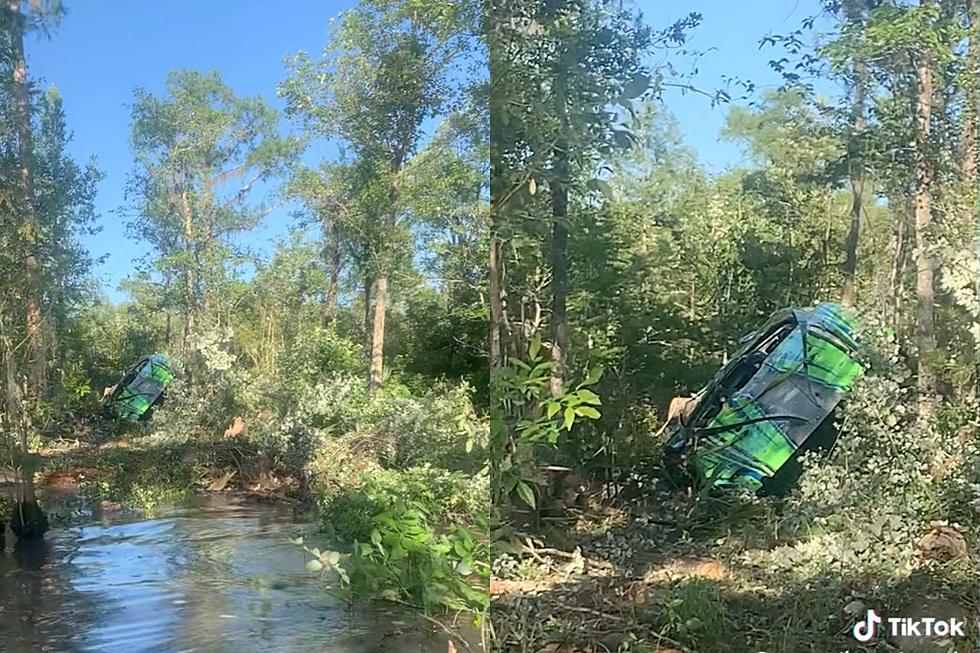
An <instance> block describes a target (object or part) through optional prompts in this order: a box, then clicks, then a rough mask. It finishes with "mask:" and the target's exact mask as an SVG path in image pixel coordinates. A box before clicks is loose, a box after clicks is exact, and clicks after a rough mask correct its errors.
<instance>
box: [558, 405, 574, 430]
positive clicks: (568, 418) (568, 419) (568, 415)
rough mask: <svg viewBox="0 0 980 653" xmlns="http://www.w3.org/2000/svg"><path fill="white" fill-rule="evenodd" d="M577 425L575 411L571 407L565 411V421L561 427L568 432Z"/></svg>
mask: <svg viewBox="0 0 980 653" xmlns="http://www.w3.org/2000/svg"><path fill="white" fill-rule="evenodd" d="M574 423H575V409H574V408H572V407H571V406H569V407H568V408H566V409H565V419H564V421H563V422H562V424H561V427H562V428H563V429H565V430H566V431H571V430H572V424H574Z"/></svg>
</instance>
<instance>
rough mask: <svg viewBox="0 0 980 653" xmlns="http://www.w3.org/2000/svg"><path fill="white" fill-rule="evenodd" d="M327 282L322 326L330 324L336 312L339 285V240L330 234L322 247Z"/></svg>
mask: <svg viewBox="0 0 980 653" xmlns="http://www.w3.org/2000/svg"><path fill="white" fill-rule="evenodd" d="M323 256H324V258H325V259H326V260H325V261H324V262H325V263H326V264H327V275H328V277H329V283H328V285H327V292H326V293H324V296H323V326H325V327H326V326H330V323H331V322H333V320H334V317H335V316H336V314H337V288H338V287H339V285H340V264H341V258H340V241H339V239H338V238H337V237H336V234H333V235H331V237H330V244H329V245H328V246H327V247H325V248H324V249H323Z"/></svg>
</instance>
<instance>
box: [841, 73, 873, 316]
mask: <svg viewBox="0 0 980 653" xmlns="http://www.w3.org/2000/svg"><path fill="white" fill-rule="evenodd" d="M866 77H867V68H866V66H865V64H864V62H863V61H860V60H858V61H855V62H854V87H853V88H852V90H851V116H852V118H851V125H852V128H853V133H852V134H851V138H850V139H849V142H848V150H849V152H848V167H849V168H850V178H851V227H850V229H849V230H848V232H847V241H846V244H845V259H844V289H843V292H842V294H841V295H842V296H841V303H842V304H843V305H844V306H847V307H852V306H854V304H855V302H856V300H857V287H856V280H855V276H856V273H857V249H858V240H859V239H860V237H861V226H862V225H861V217H862V212H863V209H864V206H863V203H864V202H863V194H864V163H863V161H862V160H861V157H862V154H861V151H860V138H861V134H862V132H863V131H864V126H865V121H864V93H865V83H866Z"/></svg>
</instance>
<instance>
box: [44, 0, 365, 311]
mask: <svg viewBox="0 0 980 653" xmlns="http://www.w3.org/2000/svg"><path fill="white" fill-rule="evenodd" d="M65 4H66V5H67V6H68V15H67V16H66V17H65V18H64V20H63V21H62V23H61V25H60V27H59V28H58V30H57V31H56V32H55V34H54V35H53V37H52V38H51V39H40V38H37V37H33V38H31V39H30V40H29V41H28V43H27V56H28V68H29V69H28V73H29V75H30V76H31V78H32V79H33V80H36V81H38V80H39V81H41V82H42V83H43V84H45V85H48V84H54V85H55V86H57V87H58V89H59V90H60V91H61V94H62V96H63V98H64V103H65V112H66V114H67V116H68V126H69V128H70V129H71V130H72V132H73V133H74V140H73V142H72V144H71V146H70V152H71V154H72V155H73V156H74V157H75V159H76V160H78V161H84V160H87V159H88V158H89V157H90V156H93V155H94V156H95V157H96V159H97V161H98V165H99V167H100V168H101V169H102V171H103V172H104V173H105V175H106V176H105V179H104V180H103V182H102V183H101V185H100V187H99V192H98V198H97V203H96V206H97V210H98V212H99V213H100V214H101V218H100V223H101V225H102V232H101V233H100V234H99V235H97V236H95V237H92V238H88V239H86V242H85V244H86V246H87V247H88V249H89V251H90V252H91V253H92V254H93V256H96V257H97V256H100V255H103V254H108V255H109V257H108V259H107V260H106V261H105V263H104V264H102V265H101V266H99V267H98V268H97V270H96V274H97V275H98V277H99V279H100V280H102V282H103V285H104V287H105V289H106V291H107V293H108V294H109V296H110V298H112V299H115V300H118V299H120V298H122V295H121V294H120V293H119V292H117V291H116V290H115V288H116V286H117V285H118V283H119V281H121V280H122V279H123V278H124V277H125V276H126V274H127V273H128V272H129V270H131V269H132V260H133V259H134V258H137V257H139V256H141V255H143V254H145V253H146V249H145V248H143V247H141V246H140V244H139V243H138V242H134V241H132V240H130V239H129V238H127V236H126V230H125V225H124V218H123V217H121V216H120V215H119V214H118V210H119V208H120V207H122V206H123V204H124V202H125V200H124V189H125V184H126V177H127V175H128V174H129V173H130V172H131V171H132V169H133V162H132V154H131V152H130V149H129V126H130V119H129V115H130V113H129V112H130V105H131V102H132V98H133V89H134V88H136V87H137V86H142V87H143V88H146V89H148V90H150V91H154V92H160V91H162V90H163V85H164V80H165V77H166V74H167V71H169V70H172V69H174V68H196V69H200V70H219V71H220V72H221V73H222V75H223V76H224V79H225V82H226V83H228V84H229V86H231V87H232V88H233V89H234V90H235V91H236V92H237V93H238V94H240V95H246V96H252V95H262V96H264V97H265V98H266V99H268V100H269V101H270V102H272V103H273V104H274V105H276V106H278V107H280V108H281V107H282V106H283V105H282V103H281V102H280V101H279V100H278V99H277V98H276V97H275V88H276V84H277V83H278V82H279V80H280V79H282V77H283V74H284V73H283V65H282V62H283V59H284V58H285V57H287V56H290V55H292V54H295V53H296V52H297V51H299V50H307V51H309V52H311V53H319V52H320V51H321V50H322V49H323V46H324V44H325V43H326V39H327V31H328V29H329V22H330V18H331V17H333V16H335V15H337V14H338V13H339V12H340V11H342V10H343V9H345V8H347V7H349V6H350V5H351V4H353V2H324V1H319V2H317V1H314V0H288V1H284V2H282V3H278V4H277V3H269V2H260V1H258V0H235V1H231V0H222V1H218V0H208V1H206V2H201V1H200V0H196V1H195V0H170V1H168V2H152V1H149V0H141V1H135V2H134V1H133V0H74V1H72V0H69V1H68V2H66V3H65ZM290 220H291V218H290V217H289V211H288V210H286V209H282V210H280V211H278V212H276V213H274V214H272V215H271V216H270V217H269V218H268V219H267V221H266V222H265V224H264V225H263V226H262V227H261V228H260V229H258V230H257V231H256V232H255V233H253V234H251V235H250V236H249V239H250V241H253V242H254V243H255V245H256V246H261V245H262V243H267V242H269V241H271V240H273V239H274V238H275V237H276V236H277V235H279V234H282V233H283V232H284V231H285V230H286V227H287V226H288V224H289V222H290Z"/></svg>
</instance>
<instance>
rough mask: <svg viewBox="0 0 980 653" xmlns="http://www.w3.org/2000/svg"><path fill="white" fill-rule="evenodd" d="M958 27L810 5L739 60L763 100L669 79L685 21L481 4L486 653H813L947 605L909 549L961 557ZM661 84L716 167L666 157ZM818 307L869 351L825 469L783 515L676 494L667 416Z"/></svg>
mask: <svg viewBox="0 0 980 653" xmlns="http://www.w3.org/2000/svg"><path fill="white" fill-rule="evenodd" d="M974 4H975V3H966V2H964V3H956V2H922V3H908V2H824V3H814V5H815V6H813V7H812V8H810V10H808V13H807V14H806V15H805V17H804V18H803V19H802V20H799V21H798V27H794V28H789V29H788V31H785V32H783V33H774V32H770V33H760V34H759V35H758V36H757V38H756V43H757V46H758V47H759V48H761V49H762V50H763V51H765V52H766V53H767V55H768V58H769V68H770V71H771V72H774V73H776V74H777V75H778V76H779V78H780V79H781V83H780V84H779V86H778V88H774V87H771V86H770V87H767V88H764V89H763V88H756V86H755V84H754V83H753V82H752V80H751V77H752V75H751V74H748V73H745V72H744V71H742V70H732V71H731V75H730V79H729V80H728V82H727V83H725V84H722V85H720V86H718V87H712V86H710V84H712V82H710V81H708V82H706V81H705V80H702V79H699V78H698V76H697V75H694V76H693V77H692V76H689V75H688V74H687V73H685V72H684V71H685V70H688V69H690V68H691V67H695V68H696V66H697V63H696V61H697V58H698V57H700V56H702V53H700V52H699V51H698V50H697V48H696V47H693V46H690V45H688V43H689V41H690V39H691V38H692V37H695V36H696V35H697V34H698V32H699V30H700V29H701V25H702V23H703V21H705V20H707V17H708V16H709V13H708V10H707V9H706V10H705V14H704V15H702V14H701V13H698V12H699V10H700V8H699V7H697V6H691V7H690V8H689V9H690V10H691V13H690V14H689V15H688V16H687V17H686V18H684V19H682V20H680V21H677V22H675V23H674V24H672V25H659V26H658V25H651V24H650V23H648V22H647V21H646V20H644V19H643V17H642V16H641V15H640V14H639V12H638V11H637V10H636V9H632V8H626V9H623V8H621V7H619V6H618V5H612V4H609V3H603V2H588V1H583V2H565V3H560V4H559V5H554V4H548V3H516V4H508V3H506V2H495V3H493V9H492V12H491V28H490V29H491V32H490V70H491V81H492V91H491V188H492V193H491V205H492V213H493V216H494V220H495V222H494V227H495V230H496V235H497V238H498V239H499V248H498V249H495V250H493V251H492V252H491V255H492V258H491V262H490V266H489V267H490V270H491V275H492V276H491V280H492V281H494V280H495V279H499V284H500V295H501V298H500V306H501V308H500V310H499V311H498V312H497V314H496V315H494V314H491V320H492V322H491V328H492V330H494V331H492V334H491V337H492V338H499V339H500V340H502V341H505V342H506V344H504V345H502V346H501V351H502V352H504V353H503V354H502V357H503V358H504V359H506V361H505V363H504V364H501V365H500V366H499V367H498V372H497V374H496V377H495V379H496V380H495V381H493V382H492V383H496V384H497V385H492V387H495V388H497V392H499V393H500V395H497V394H495V395H494V396H495V397H497V396H502V397H503V399H502V400H501V401H500V403H499V404H498V411H499V412H498V413H497V414H495V416H494V419H493V423H492V425H491V439H492V446H491V451H492V452H493V453H492V455H493V456H494V458H495V460H498V461H501V462H502V464H498V466H497V468H496V469H497V471H496V472H495V475H494V476H493V477H492V478H493V481H494V483H495V487H499V488H500V494H499V495H495V496H499V497H501V498H500V499H499V500H498V501H496V502H495V505H494V510H495V519H497V521H498V523H499V524H501V525H503V527H504V528H503V530H502V531H500V532H501V533H503V537H504V539H503V542H505V544H498V545H497V549H498V552H497V553H496V554H495V556H494V561H493V568H494V583H495V585H494V586H493V587H492V588H491V593H492V596H493V599H492V612H493V618H494V621H495V624H496V625H497V630H496V633H497V635H498V637H500V638H501V639H502V641H503V642H504V646H503V649H504V650H520V651H536V650H547V646H546V645H547V644H548V643H549V642H551V643H553V645H554V643H557V642H576V643H577V644H578V645H579V646H581V647H584V648H585V649H586V650H615V649H616V648H618V650H660V649H659V648H658V647H667V648H670V650H676V649H680V650H698V651H730V650H780V651H784V650H785V651H790V650H843V649H845V648H847V647H848V646H849V641H850V640H849V635H848V634H846V633H847V632H848V628H849V626H848V625H847V624H848V623H849V622H850V621H851V619H852V613H851V612H847V611H845V610H842V608H844V607H845V606H847V605H849V602H850V601H853V600H854V596H860V597H862V598H861V604H862V605H872V604H874V605H878V606H879V608H876V609H886V606H887V609H886V611H889V612H890V613H901V612H900V611H901V610H907V609H910V607H909V606H910V603H915V600H916V598H918V599H919V600H921V598H922V596H923V595H925V594H928V595H930V596H932V595H935V596H942V597H944V598H946V599H950V600H952V601H954V602H958V603H959V605H961V606H962V608H961V609H963V610H966V611H970V610H973V609H975V605H976V600H975V597H974V596H973V595H972V593H971V591H970V590H968V589H967V585H968V583H969V581H968V580H967V579H968V578H970V577H971V574H975V573H976V571H975V566H974V564H975V563H973V562H964V561H962V559H961V561H960V562H959V563H950V562H948V560H947V559H945V558H944V559H943V560H942V562H936V561H933V562H929V563H922V562H921V561H916V560H917V559H916V558H915V555H916V554H915V552H916V548H917V546H919V544H920V539H921V538H923V537H924V536H927V534H928V533H929V532H930V528H933V527H935V526H936V524H944V525H949V524H955V526H953V531H955V533H956V537H958V538H963V537H965V538H966V541H967V542H972V541H974V538H975V537H976V528H975V525H976V521H977V519H976V512H975V506H976V497H975V495H973V494H971V493H972V490H968V489H967V488H970V487H975V485H974V484H975V483H976V471H975V470H976V464H975V461H976V459H975V456H976V446H977V422H976V414H977V403H976V402H977V384H978V381H980V377H978V375H977V369H978V368H977V364H978V357H977V355H978V345H980V340H978V338H977V335H978V331H977V324H978V322H977V315H978V313H977V307H978V297H977V270H978V268H977V255H976V250H977V245H978V230H977V179H976V176H975V174H974V173H972V172H971V173H969V174H967V173H966V171H967V170H971V171H972V170H975V167H973V166H976V161H977V151H976V145H975V141H974V140H973V136H972V134H973V133H974V131H975V129H976V120H977V119H976V103H975V100H974V98H975V93H976V87H977V84H978V77H977V75H976V74H975V72H976V62H975V60H974V59H971V55H970V53H971V52H973V51H975V50H976V47H977V45H976V43H977V37H976V34H975V32H976V23H975V19H976V16H975V14H976V7H975V6H974ZM971 21H972V22H971ZM708 45H709V46H710V45H711V44H710V43H709V44H708ZM971 49H972V50H971ZM688 61H694V62H695V63H693V64H689V63H688ZM679 89H684V90H685V91H687V92H689V93H692V92H693V93H697V94H698V95H700V96H701V97H702V98H703V100H704V102H705V104H706V105H708V104H712V103H713V104H715V105H716V109H715V110H720V111H723V112H725V113H726V114H727V119H726V122H725V126H724V129H723V132H722V134H721V136H722V138H724V139H726V140H728V141H730V142H734V143H737V144H738V145H739V146H740V147H741V148H742V150H743V152H744V153H745V157H744V160H743V162H742V163H740V164H737V165H732V166H728V167H726V168H724V169H721V170H719V169H712V168H709V167H708V166H707V165H706V162H704V161H702V160H700V159H699V156H698V153H697V152H695V151H693V150H692V149H689V148H688V147H687V146H686V145H685V143H684V141H683V139H682V137H681V136H680V134H679V130H678V126H677V120H676V118H675V116H674V115H673V114H672V112H671V106H672V101H673V98H676V97H677V93H678V90H679ZM568 133H571V134H575V140H574V142H572V141H569V140H567V139H569V138H572V137H571V136H568V135H566V134H568ZM498 256H499V260H498V259H497V257H498ZM821 301H833V302H838V303H841V304H843V305H844V306H846V307H850V308H851V309H853V311H854V312H855V313H856V315H857V319H858V322H859V323H860V324H861V326H862V328H861V334H862V339H863V341H864V343H865V344H866V345H867V346H868V347H869V349H870V350H871V351H872V352H873V354H871V355H872V359H871V360H870V361H869V369H868V371H867V374H866V376H865V378H864V379H863V380H861V381H859V382H858V384H857V386H856V388H855V390H854V393H853V394H854V396H853V397H852V398H850V399H848V400H845V402H844V404H843V405H842V408H839V409H838V412H837V415H836V418H835V421H836V424H837V425H838V428H839V431H840V437H839V439H838V440H837V444H836V445H835V446H834V448H833V450H832V453H831V454H830V455H829V456H826V457H824V458H814V459H813V460H807V459H804V463H803V464H804V469H805V471H804V474H803V477H802V479H801V480H800V482H799V487H798V488H797V489H796V490H795V491H794V492H792V493H791V494H790V495H789V496H788V497H786V498H785V499H773V498H771V497H770V498H766V499H760V498H759V497H755V496H739V495H737V494H736V495H734V496H733V495H731V493H729V494H727V495H724V494H723V495H720V496H715V495H712V494H709V495H707V496H706V495H704V493H701V494H700V498H699V496H698V495H697V494H696V495H695V496H694V497H693V498H685V497H684V495H683V493H682V492H681V491H679V490H678V489H677V488H675V487H672V485H671V483H670V477H669V475H665V473H664V472H665V471H668V470H667V468H668V467H669V464H670V463H669V462H668V461H666V460H663V459H661V455H662V451H663V447H664V440H663V438H664V437H666V433H667V426H668V425H667V421H668V420H670V419H672V418H674V419H676V415H678V414H680V412H681V411H680V410H674V413H673V414H672V415H671V414H668V408H672V407H674V406H678V407H679V406H680V405H681V404H686V403H688V400H685V399H683V397H686V396H689V395H691V394H692V393H694V392H695V391H697V390H698V389H699V388H701V387H702V386H704V384H705V383H706V382H707V381H708V380H709V379H711V377H712V376H713V375H714V374H715V372H716V371H717V370H718V369H719V368H720V367H721V366H722V365H723V364H725V363H727V362H728V361H729V356H730V355H732V353H733V352H734V351H735V350H736V349H738V347H739V342H740V341H742V342H744V339H745V338H748V337H749V335H747V334H751V333H752V332H753V331H754V330H755V329H758V328H759V327H760V326H761V324H762V323H763V322H765V320H766V319H767V317H768V316H769V315H770V314H772V313H774V312H775V311H777V310H778V309H782V308H785V307H812V306H813V305H814V304H815V303H817V302H821ZM542 352H546V353H544V354H542ZM600 372H601V373H600ZM542 375H546V376H550V377H551V378H552V382H551V383H550V387H551V392H549V393H545V392H542V390H541V388H542V387H543V385H544V381H542V380H541V377H542ZM556 380H557V381H558V383H555V381H556ZM581 382H584V385H579V383H581ZM572 388H575V389H576V392H579V393H583V392H584V393H586V394H584V395H581V394H580V395H578V396H576V397H574V398H570V397H568V396H567V395H563V394H562V392H563V390H564V391H565V392H567V391H568V390H569V389H572ZM518 398H519V399H518ZM801 401H802V400H801ZM785 408H786V409H787V411H788V412H789V413H790V414H793V413H794V412H795V410H794V407H793V406H791V405H790V406H786V407H785ZM940 461H942V462H940ZM926 470H928V471H926ZM940 488H942V489H940ZM954 488H955V489H954ZM869 520H870V521H871V522H872V530H871V532H870V534H869V533H868V532H867V530H866V529H867V523H868V521H869ZM536 550H537V551H551V552H554V554H553V555H551V556H549V555H548V554H540V553H535V551H536ZM573 553H574V555H573ZM559 554H560V555H559ZM576 556H577V557H576ZM569 559H571V560H572V561H573V562H568V560H569ZM576 559H581V560H582V564H584V569H585V570H586V571H584V572H583V571H582V567H577V568H576V567H575V565H574V560H576ZM678 565H680V566H681V567H682V568H684V569H686V570H687V571H677V566H678ZM685 565H686V567H685ZM667 570H674V571H671V572H670V573H668V571H667ZM664 574H666V575H664ZM940 588H945V589H940ZM765 597H768V598H765ZM778 597H782V598H778ZM848 597H850V598H848ZM559 606H577V608H578V609H580V610H581V611H580V612H574V613H572V612H569V611H568V610H567V608H561V607H559ZM861 609H863V608H861ZM544 615H555V616H554V617H552V618H551V620H550V621H548V622H547V625H546V626H544V627H541V626H540V625H539V624H540V620H541V619H542V618H543V617H544ZM557 615H563V616H561V617H558V616H557ZM590 615H591V616H590ZM841 633H845V634H841ZM974 637H975V635H974ZM893 643H895V642H893ZM850 644H851V645H853V642H850ZM590 647H591V648H590ZM603 647H605V648H603ZM610 647H611V648H610ZM637 647H638V648H637ZM664 650H666V648H665V649H664ZM957 650H959V649H957ZM964 650H966V649H964Z"/></svg>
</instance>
